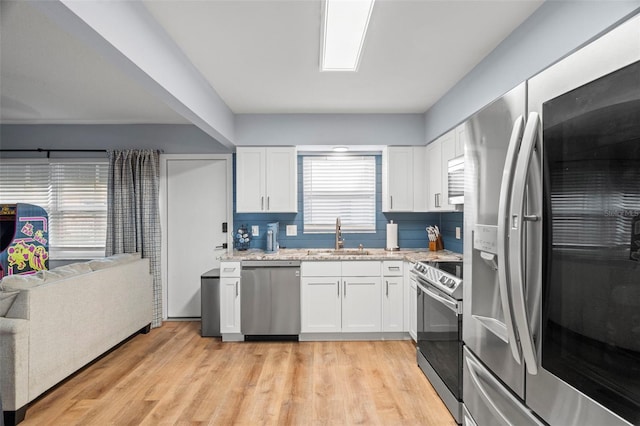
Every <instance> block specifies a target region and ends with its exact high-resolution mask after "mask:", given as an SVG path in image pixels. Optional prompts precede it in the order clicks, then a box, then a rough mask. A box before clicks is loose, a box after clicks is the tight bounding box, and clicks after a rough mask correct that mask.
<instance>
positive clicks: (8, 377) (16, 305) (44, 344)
mask: <svg viewBox="0 0 640 426" xmlns="http://www.w3.org/2000/svg"><path fill="white" fill-rule="evenodd" d="M16 290H17V292H16ZM0 299H1V300H0V315H2V314H3V313H4V315H3V316H0V396H1V398H2V408H3V410H4V419H5V423H7V424H15V423H19V422H20V421H22V420H23V419H24V416H25V413H26V409H27V406H28V404H29V402H31V401H33V400H34V399H36V398H37V397H38V396H40V395H41V394H42V393H44V392H45V391H47V390H48V389H50V388H51V387H53V386H54V385H56V384H57V383H59V382H60V381H62V380H63V379H65V378H66V377H68V376H69V375H71V374H73V373H74V372H75V371H77V370H78V369H80V368H81V367H83V366H84V365H86V364H88V363H89V362H91V361H92V360H94V359H96V358H97V357H99V356H100V355H102V354H103V353H105V352H106V351H108V350H109V349H111V348H113V347H114V346H116V345H117V344H118V343H120V342H122V341H123V340H125V339H127V338H128V337H130V336H132V335H133V334H136V333H137V332H139V331H142V332H148V330H149V327H150V324H151V320H152V315H153V314H152V307H153V301H152V300H153V299H152V279H151V275H150V274H149V262H148V259H141V258H140V256H139V255H137V254H130V255H116V256H112V257H109V258H105V259H100V260H93V261H90V262H86V263H74V264H71V265H66V266H62V267H59V268H56V269H53V270H51V271H40V272H38V273H37V274H33V275H28V276H12V277H5V278H4V279H3V280H2V281H0ZM12 299H13V300H12ZM7 308H8V309H7ZM3 311H5V312H3Z"/></svg>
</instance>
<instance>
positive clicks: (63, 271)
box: [42, 263, 92, 283]
mask: <svg viewBox="0 0 640 426" xmlns="http://www.w3.org/2000/svg"><path fill="white" fill-rule="evenodd" d="M89 272H92V269H91V268H90V267H89V265H87V264H86V263H72V264H69V265H64V266H60V267H58V268H54V269H51V270H49V271H42V276H43V281H44V282H45V283H51V282H54V281H59V280H61V279H63V278H68V277H74V276H76V275H81V274H86V273H89Z"/></svg>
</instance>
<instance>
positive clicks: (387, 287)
mask: <svg viewBox="0 0 640 426" xmlns="http://www.w3.org/2000/svg"><path fill="white" fill-rule="evenodd" d="M386 283H387V297H389V281H388V280H387V281H386Z"/></svg>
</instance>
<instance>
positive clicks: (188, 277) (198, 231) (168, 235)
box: [160, 154, 233, 319]
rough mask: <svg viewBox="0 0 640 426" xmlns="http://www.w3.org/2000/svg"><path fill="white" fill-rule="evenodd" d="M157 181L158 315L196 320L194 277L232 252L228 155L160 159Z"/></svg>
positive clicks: (196, 282)
mask: <svg viewBox="0 0 640 426" xmlns="http://www.w3.org/2000/svg"><path fill="white" fill-rule="evenodd" d="M161 178H164V179H163V180H162V186H161V188H162V190H161V200H160V204H161V210H162V227H163V232H162V254H163V259H162V277H163V279H162V282H163V295H164V298H165V301H164V303H163V306H165V307H166V308H165V312H163V316H164V318H169V319H179V318H198V317H200V316H201V309H200V276H201V275H202V274H203V273H205V272H207V271H209V270H210V269H213V268H217V267H219V266H220V258H221V257H222V255H224V254H225V253H226V252H227V248H226V247H232V244H231V239H230V236H229V235H230V234H229V233H225V232H223V223H228V226H229V229H233V224H232V223H231V222H232V217H233V216H232V202H233V200H232V196H233V194H232V182H233V181H232V178H233V177H232V164H231V155H229V154H226V155H212V154H211V155H183V154H167V155H163V156H161ZM223 245H225V246H223Z"/></svg>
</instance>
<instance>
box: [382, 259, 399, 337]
mask: <svg viewBox="0 0 640 426" xmlns="http://www.w3.org/2000/svg"><path fill="white" fill-rule="evenodd" d="M403 270H404V268H403V262H402V261H395V260H392V261H384V262H382V271H383V277H382V331H387V332H392V331H399V332H401V331H404V273H403Z"/></svg>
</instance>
